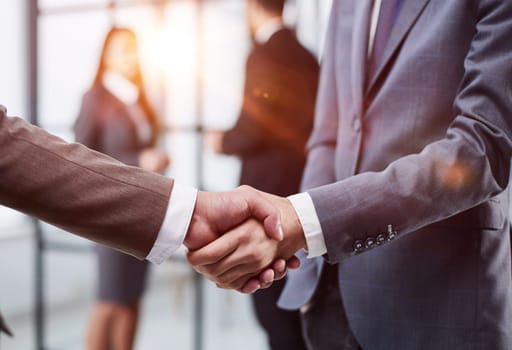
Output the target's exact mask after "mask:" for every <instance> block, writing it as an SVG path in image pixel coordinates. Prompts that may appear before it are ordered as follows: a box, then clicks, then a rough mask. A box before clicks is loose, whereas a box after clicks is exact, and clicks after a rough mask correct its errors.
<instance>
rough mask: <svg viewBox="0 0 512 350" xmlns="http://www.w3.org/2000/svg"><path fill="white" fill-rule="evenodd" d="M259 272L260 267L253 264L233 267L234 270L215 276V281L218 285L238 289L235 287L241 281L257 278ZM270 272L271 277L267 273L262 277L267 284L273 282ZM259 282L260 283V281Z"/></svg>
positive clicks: (272, 275)
mask: <svg viewBox="0 0 512 350" xmlns="http://www.w3.org/2000/svg"><path fill="white" fill-rule="evenodd" d="M261 270H262V267H260V266H255V265H254V264H243V265H238V266H235V267H234V268H232V269H229V270H228V271H226V272H224V273H223V274H221V275H217V277H215V279H216V281H218V282H219V283H222V284H224V285H229V286H232V288H233V289H238V288H239V287H236V285H237V284H239V283H240V281H241V280H244V281H245V280H248V279H249V278H251V277H253V276H258V275H259V272H260V271H261ZM270 271H272V274H271V275H270V273H268V272H267V273H266V274H265V276H264V277H265V278H266V280H265V282H267V281H268V280H269V279H270V280H271V281H273V280H274V271H273V270H270ZM260 282H262V281H261V279H260ZM242 284H243V283H242Z"/></svg>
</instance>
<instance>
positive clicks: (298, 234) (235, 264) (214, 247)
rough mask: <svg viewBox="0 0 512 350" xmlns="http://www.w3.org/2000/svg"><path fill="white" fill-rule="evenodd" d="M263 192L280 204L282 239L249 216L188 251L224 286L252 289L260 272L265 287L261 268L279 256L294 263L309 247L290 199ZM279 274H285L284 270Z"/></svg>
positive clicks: (195, 263)
mask: <svg viewBox="0 0 512 350" xmlns="http://www.w3.org/2000/svg"><path fill="white" fill-rule="evenodd" d="M260 195H261V196H264V197H265V198H267V199H269V200H271V201H272V203H273V204H274V205H275V206H276V207H277V208H279V211H280V212H281V215H282V220H283V231H284V239H283V240H281V241H277V240H272V239H270V238H269V237H268V236H267V235H266V234H265V231H266V228H264V227H262V226H261V224H259V223H258V222H257V221H255V220H249V221H247V222H246V223H244V224H242V225H240V226H238V227H236V228H234V229H233V230H231V231H230V232H228V233H226V234H225V235H223V236H222V237H220V238H219V239H217V240H215V241H214V242H212V243H211V244H209V245H208V246H206V247H204V248H202V249H200V250H197V251H194V252H190V253H189V255H188V259H189V262H190V263H191V264H192V266H194V268H195V269H196V270H197V271H198V272H200V273H202V274H204V275H205V276H206V277H208V278H209V279H211V280H212V281H214V282H215V283H216V284H217V286H219V287H221V288H226V289H236V290H239V291H242V292H244V293H248V292H253V291H254V288H255V287H256V286H255V285H254V284H253V283H254V281H253V279H254V278H255V277H256V276H258V275H259V276H260V277H259V281H260V282H261V285H260V286H259V287H261V288H264V287H266V286H267V283H265V282H262V281H261V280H262V277H261V274H260V271H262V270H265V269H266V268H269V267H275V266H272V263H273V262H276V261H279V259H284V260H289V266H288V267H295V266H296V264H297V262H296V261H295V260H294V254H295V253H296V252H297V251H298V250H299V249H301V248H306V239H305V237H304V233H303V230H302V226H301V224H300V221H299V219H298V217H297V214H296V213H295V210H294V209H293V206H292V205H291V203H290V202H289V201H288V200H287V199H285V198H280V197H276V196H271V195H266V194H260ZM290 259H292V260H290ZM279 264H282V262H279ZM274 265H275V263H274ZM290 265H291V266H290ZM281 266H282V265H281ZM297 267H298V266H297ZM278 277H284V274H283V276H278ZM274 279H275V276H274Z"/></svg>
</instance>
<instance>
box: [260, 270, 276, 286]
mask: <svg viewBox="0 0 512 350" xmlns="http://www.w3.org/2000/svg"><path fill="white" fill-rule="evenodd" d="M275 275H276V273H275V271H274V270H273V269H271V268H268V269H266V270H264V271H263V272H261V273H260V275H259V280H260V283H261V286H262V288H267V287H268V286H269V285H271V284H272V282H274V279H275ZM265 285H266V286H267V287H264V286H265Z"/></svg>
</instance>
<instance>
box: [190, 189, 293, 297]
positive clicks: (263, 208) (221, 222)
mask: <svg viewBox="0 0 512 350" xmlns="http://www.w3.org/2000/svg"><path fill="white" fill-rule="evenodd" d="M250 218H254V219H256V220H258V221H259V222H262V223H263V227H264V232H265V233H266V235H268V237H270V239H274V240H277V241H279V240H281V239H282V236H283V233H282V228H281V218H280V213H279V210H278V209H277V207H275V206H274V205H273V204H272V202H271V201H270V200H269V199H268V198H266V197H265V196H264V195H263V194H262V193H261V192H258V191H256V190H254V189H252V188H250V187H248V186H241V187H239V188H238V189H236V190H234V191H231V192H224V193H207V192H199V193H198V195H197V200H196V206H195V209H194V213H193V215H192V219H191V223H190V226H189V230H188V233H187V235H186V237H185V241H184V244H185V246H186V247H187V248H188V249H189V251H194V250H196V249H199V248H201V247H203V246H205V245H207V244H209V243H211V242H213V241H214V240H216V239H217V238H218V237H219V236H221V235H222V234H223V233H225V232H227V231H229V230H230V229H233V228H234V227H236V226H237V225H239V224H240V223H242V222H244V221H246V220H247V219H250ZM297 262H298V260H296V259H292V260H291V261H290V262H289V266H290V267H292V268H293V267H296V266H298V264H297ZM286 267H287V266H286V262H285V261H279V260H278V261H275V263H274V265H273V266H272V268H269V269H266V270H265V271H262V272H261V274H260V276H258V277H259V279H256V278H255V279H252V280H248V281H247V286H246V288H247V289H250V290H254V289H258V288H260V287H268V286H269V285H270V284H271V283H272V282H273V281H274V280H276V279H280V278H283V277H284V275H285V274H286Z"/></svg>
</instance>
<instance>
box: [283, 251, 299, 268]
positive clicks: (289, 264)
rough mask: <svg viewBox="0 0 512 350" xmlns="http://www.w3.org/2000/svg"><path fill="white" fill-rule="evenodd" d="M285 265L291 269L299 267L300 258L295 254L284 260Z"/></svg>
mask: <svg viewBox="0 0 512 350" xmlns="http://www.w3.org/2000/svg"><path fill="white" fill-rule="evenodd" d="M286 267H287V268H289V269H291V270H296V269H298V268H299V267H300V260H299V258H297V257H296V256H295V255H294V256H292V257H291V258H290V259H288V261H286Z"/></svg>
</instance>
